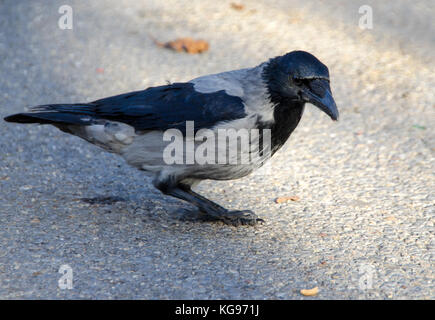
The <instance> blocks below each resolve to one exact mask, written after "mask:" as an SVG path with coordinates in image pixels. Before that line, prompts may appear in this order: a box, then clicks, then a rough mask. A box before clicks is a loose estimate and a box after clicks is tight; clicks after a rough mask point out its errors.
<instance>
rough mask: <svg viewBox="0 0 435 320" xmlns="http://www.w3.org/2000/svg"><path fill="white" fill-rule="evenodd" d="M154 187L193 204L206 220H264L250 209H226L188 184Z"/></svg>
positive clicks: (251, 222)
mask: <svg viewBox="0 0 435 320" xmlns="http://www.w3.org/2000/svg"><path fill="white" fill-rule="evenodd" d="M156 187H157V188H158V189H159V190H160V191H162V192H163V193H164V194H167V195H170V196H173V197H175V198H178V199H181V200H184V201H187V202H190V203H191V204H193V205H195V206H196V207H197V208H198V209H199V210H200V212H201V218H204V219H206V220H220V221H223V222H224V223H226V224H230V225H234V226H239V225H255V224H257V223H258V222H264V220H263V219H260V218H258V217H257V215H256V214H255V213H253V212H252V211H250V210H233V211H230V210H227V209H225V208H224V207H222V206H220V205H218V204H217V203H215V202H213V201H211V200H208V199H207V198H205V197H203V196H201V195H200V194H198V193H196V192H194V191H192V189H191V188H190V186H188V185H185V184H180V183H179V184H177V185H175V186H173V187H168V186H167V185H166V187H164V188H162V187H159V185H156Z"/></svg>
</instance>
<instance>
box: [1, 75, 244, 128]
mask: <svg viewBox="0 0 435 320" xmlns="http://www.w3.org/2000/svg"><path fill="white" fill-rule="evenodd" d="M32 111H33V112H32V113H21V114H18V115H12V116H9V117H7V118H5V120H7V121H12V122H25V123H29V122H39V123H51V124H79V125H90V124H93V123H95V122H96V121H98V120H101V119H107V120H112V121H118V122H123V123H126V124H129V125H131V126H133V127H134V128H135V129H136V130H138V131H141V130H166V129H169V128H176V129H180V130H182V131H184V130H185V126H186V121H194V127H195V131H197V130H199V129H201V128H210V127H213V126H214V125H215V124H217V123H219V122H221V121H230V120H235V119H239V118H243V117H245V116H246V114H245V107H244V105H243V102H242V99H241V98H240V97H236V96H231V95H228V94H227V93H226V92H225V91H224V90H220V91H216V92H212V93H200V92H197V91H195V89H194V87H193V84H192V83H173V84H169V85H164V86H159V87H150V88H148V89H146V90H143V91H135V92H129V93H125V94H121V95H117V96H113V97H108V98H104V99H100V100H96V101H93V102H91V103H86V104H55V105H44V106H38V107H35V108H34V109H33V110H32Z"/></svg>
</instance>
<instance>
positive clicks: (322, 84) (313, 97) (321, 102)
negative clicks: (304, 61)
mask: <svg viewBox="0 0 435 320" xmlns="http://www.w3.org/2000/svg"><path fill="white" fill-rule="evenodd" d="M302 97H303V99H304V100H305V101H306V102H309V103H312V104H314V105H315V106H316V107H318V108H319V109H320V110H322V111H323V112H325V113H326V114H327V115H328V116H330V117H331V119H332V120H337V119H338V109H337V106H336V104H335V101H334V98H333V97H332V93H331V88H330V86H329V81H328V80H326V79H315V80H312V81H310V90H305V91H304V92H302Z"/></svg>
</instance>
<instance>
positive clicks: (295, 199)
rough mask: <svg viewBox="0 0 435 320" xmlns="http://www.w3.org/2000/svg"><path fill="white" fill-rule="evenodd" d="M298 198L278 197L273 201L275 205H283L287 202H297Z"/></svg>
mask: <svg viewBox="0 0 435 320" xmlns="http://www.w3.org/2000/svg"><path fill="white" fill-rule="evenodd" d="M299 200H300V198H299V197H298V196H289V197H278V198H276V199H275V202H276V203H284V202H288V201H299Z"/></svg>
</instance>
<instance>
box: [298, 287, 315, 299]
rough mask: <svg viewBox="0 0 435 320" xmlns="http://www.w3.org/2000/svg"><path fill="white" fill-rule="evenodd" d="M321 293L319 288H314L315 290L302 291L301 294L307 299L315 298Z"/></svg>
mask: <svg viewBox="0 0 435 320" xmlns="http://www.w3.org/2000/svg"><path fill="white" fill-rule="evenodd" d="M318 293H319V288H318V287H314V288H313V289H302V290H301V294H302V295H304V296H307V297H311V296H315V295H316V294H318Z"/></svg>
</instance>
